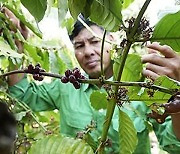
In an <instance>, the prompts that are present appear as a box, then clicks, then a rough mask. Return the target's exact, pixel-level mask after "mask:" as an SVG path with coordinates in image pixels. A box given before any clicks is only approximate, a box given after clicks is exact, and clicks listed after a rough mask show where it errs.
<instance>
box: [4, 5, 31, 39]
mask: <svg viewBox="0 0 180 154" xmlns="http://www.w3.org/2000/svg"><path fill="white" fill-rule="evenodd" d="M2 12H4V14H5V15H6V16H7V17H8V18H9V19H10V20H11V22H12V23H13V24H14V25H15V26H16V28H17V29H19V31H20V32H21V34H22V35H23V37H24V38H25V39H27V37H28V29H27V27H26V26H25V25H24V24H23V23H22V22H21V21H20V20H19V19H18V18H16V16H15V15H14V14H13V13H12V12H11V11H10V10H9V9H7V8H6V7H3V8H2ZM12 31H16V30H15V29H13V28H12Z"/></svg>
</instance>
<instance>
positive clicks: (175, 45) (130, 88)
mask: <svg viewBox="0 0 180 154" xmlns="http://www.w3.org/2000/svg"><path fill="white" fill-rule="evenodd" d="M162 1H163V0H162ZM132 2H133V0H124V1H123V0H105V1H103V0H89V1H86V0H76V1H74V0H68V1H67V0H60V1H53V2H52V3H49V2H47V1H46V0H31V1H27V0H11V1H9V2H6V1H1V2H0V3H1V8H3V7H6V8H8V9H9V10H10V11H12V12H13V13H14V15H15V16H16V17H17V18H18V19H19V20H20V22H21V24H24V25H25V26H26V27H28V29H29V30H30V31H31V32H32V33H33V34H34V36H33V37H35V38H34V39H36V40H37V39H39V40H42V34H41V32H40V31H39V29H38V26H36V24H35V23H38V22H40V21H41V20H42V19H43V17H44V15H45V12H46V10H47V8H50V7H52V6H54V7H57V8H58V13H59V23H60V24H61V26H63V25H65V26H66V27H67V29H68V30H69V31H71V27H72V25H71V24H70V25H69V23H70V20H71V18H69V19H67V18H65V16H66V13H67V10H69V11H70V13H71V16H72V17H73V19H74V20H76V19H78V20H80V21H81V19H80V18H79V17H78V15H79V14H80V13H81V14H83V15H84V16H85V17H89V18H90V20H92V21H93V22H95V23H97V24H98V25H100V26H102V27H103V28H104V29H105V32H104V37H103V38H101V39H102V49H103V43H104V41H105V39H104V38H105V35H106V31H111V32H116V31H123V32H124V33H125V35H123V37H121V39H120V41H119V42H118V44H115V45H114V47H113V49H112V52H113V53H114V55H115V56H113V57H112V59H113V61H114V65H113V72H114V74H113V77H114V78H113V81H108V80H106V79H105V77H104V74H103V65H102V63H103V62H102V59H103V58H102V57H103V50H102V53H101V76H100V77H99V79H87V78H85V77H84V76H83V75H82V73H81V72H80V69H78V68H77V66H76V63H75V62H74V61H75V60H74V59H73V57H72V56H71V53H70V52H69V51H68V49H67V48H66V47H64V45H62V48H60V49H59V48H57V47H51V46H49V47H44V46H36V45H34V44H33V43H32V42H31V40H28V39H27V40H26V39H25V38H24V37H23V36H22V34H21V33H20V32H19V30H18V29H17V28H16V26H15V25H14V24H13V23H12V22H11V20H9V19H8V17H7V16H5V14H4V13H3V11H1V12H0V22H1V24H0V25H1V26H0V51H1V52H0V66H1V75H0V77H1V80H0V83H1V84H0V96H1V98H2V99H3V100H4V101H5V102H6V104H8V106H9V108H10V109H11V111H12V112H13V113H14V114H15V115H16V120H17V126H18V130H17V131H18V137H17V140H16V143H15V146H14V152H15V153H27V152H28V153H33V154H34V153H35V154H36V153H52V154H53V153H55V152H58V153H73V152H74V151H76V152H77V153H94V152H95V153H99V154H101V153H103V152H104V149H105V148H106V147H110V146H111V144H112V141H111V140H110V139H108V138H107V134H108V130H109V127H110V123H111V120H112V116H113V113H114V109H115V107H116V106H117V107H118V109H119V119H122V121H121V124H120V125H122V126H123V125H124V126H126V125H129V126H131V127H127V128H126V127H119V136H120V138H121V140H120V142H119V144H120V145H119V147H120V153H125V151H126V153H127V149H128V153H133V152H134V150H135V148H136V144H137V135H136V134H137V132H136V130H135V128H134V125H133V121H132V120H131V119H130V118H129V117H128V115H126V113H124V112H123V110H122V109H123V105H124V104H128V103H130V102H131V101H143V102H144V103H145V104H146V105H147V106H149V107H150V109H151V113H149V114H147V117H149V118H153V119H155V120H156V121H157V122H158V123H160V124H162V123H163V122H164V121H165V119H166V118H167V117H168V116H169V115H171V114H175V113H178V112H180V83H179V82H178V81H175V80H172V79H170V78H168V77H166V76H161V77H159V78H157V79H156V80H154V81H152V80H151V79H150V78H147V79H144V77H143V76H142V75H141V72H142V69H143V65H142V63H141V58H140V55H139V54H137V53H129V51H130V49H131V48H132V47H133V45H135V44H137V43H139V44H140V45H141V46H143V45H144V44H145V43H146V42H147V41H151V42H155V41H158V42H160V43H161V44H167V45H169V46H170V47H171V48H172V49H173V50H174V51H176V52H179V51H180V37H179V36H180V35H179V26H180V25H179V24H180V22H179V21H180V11H178V12H176V13H171V14H167V15H166V16H164V17H163V18H162V19H161V20H160V21H159V22H158V23H157V24H156V25H155V27H151V26H150V23H149V20H148V19H146V17H145V16H144V13H145V11H146V9H147V8H148V5H149V4H150V2H151V0H144V4H143V6H142V8H141V10H140V11H139V13H138V15H137V16H136V17H130V18H129V19H123V16H122V13H121V12H122V10H123V9H125V8H127V7H128V6H129V5H130V4H131V3H132ZM21 6H23V7H25V8H26V9H27V10H28V11H29V12H30V14H31V15H32V16H33V17H34V19H35V20H34V23H31V21H28V20H27V18H26V17H25V15H24V14H23V12H22V10H21ZM81 22H82V24H84V23H83V21H81ZM84 26H85V27H87V28H89V27H88V26H87V25H85V24H84ZM12 28H13V29H15V30H12ZM92 33H93V32H92ZM94 35H95V36H97V35H96V34H94ZM97 37H98V36H97ZM17 40H18V41H20V42H21V43H23V47H24V53H19V52H18V46H17V43H16V41H17ZM110 43H111V42H110ZM17 66H18V67H19V68H20V69H19V70H15V71H9V70H12V69H14V68H15V67H17ZM64 72H65V73H64ZM16 73H25V74H30V75H29V77H30V79H31V80H37V81H43V79H44V78H45V77H53V78H59V79H60V80H61V82H62V83H64V84H66V83H68V82H70V83H72V84H73V85H74V87H75V90H76V89H79V88H80V86H81V83H87V84H94V85H101V86H102V87H104V89H106V93H102V92H100V91H98V90H97V91H95V92H93V93H92V94H91V96H90V101H91V105H92V107H93V108H94V109H95V110H101V109H104V110H106V119H105V124H104V126H103V130H102V132H103V133H102V135H101V136H100V140H99V144H97V143H96V142H95V141H94V139H93V138H92V137H91V136H90V135H89V134H90V133H91V132H92V131H93V130H94V129H96V124H95V123H94V122H93V121H92V122H91V124H89V125H87V127H86V128H84V130H82V131H81V132H79V133H78V134H77V136H76V139H72V138H70V137H66V136H63V135H59V129H58V123H59V120H57V119H58V118H57V114H56V113H55V112H42V113H36V112H33V111H31V109H30V108H29V107H28V106H27V105H26V104H25V103H24V102H20V101H19V100H17V99H15V98H12V97H11V96H10V95H8V93H7V79H6V77H7V76H9V75H12V74H16ZM63 74H64V75H63ZM31 77H32V78H31ZM99 100H101V102H99ZM46 115H48V116H46ZM46 117H51V118H50V119H48V118H46ZM125 121H126V122H125ZM122 132H126V133H122ZM128 133H129V134H130V135H127V134H128ZM0 140H1V139H0ZM64 143H66V144H65V145H64Z"/></svg>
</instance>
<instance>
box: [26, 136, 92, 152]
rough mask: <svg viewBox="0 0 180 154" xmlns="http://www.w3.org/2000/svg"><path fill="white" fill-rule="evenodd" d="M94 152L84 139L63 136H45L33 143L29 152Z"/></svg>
mask: <svg viewBox="0 0 180 154" xmlns="http://www.w3.org/2000/svg"><path fill="white" fill-rule="evenodd" d="M36 153H37V154H38V153H39V154H55V153H64V154H73V153H77V154H87V153H88V154H93V150H92V149H91V147H90V146H89V145H88V144H86V143H85V142H83V141H82V140H79V139H77V140H75V139H73V138H69V137H63V136H60V135H58V136H49V137H45V138H43V139H41V140H39V141H37V142H36V143H35V144H33V145H32V147H31V149H30V150H29V152H28V154H36Z"/></svg>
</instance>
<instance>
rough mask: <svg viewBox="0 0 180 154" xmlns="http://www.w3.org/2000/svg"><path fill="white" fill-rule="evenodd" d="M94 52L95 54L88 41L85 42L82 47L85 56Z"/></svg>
mask: <svg viewBox="0 0 180 154" xmlns="http://www.w3.org/2000/svg"><path fill="white" fill-rule="evenodd" d="M94 54H95V50H94V47H93V46H92V45H91V44H89V43H87V44H85V47H84V55H85V57H89V56H92V55H94Z"/></svg>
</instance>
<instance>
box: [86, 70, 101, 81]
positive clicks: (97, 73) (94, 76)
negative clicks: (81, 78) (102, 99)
mask: <svg viewBox="0 0 180 154" xmlns="http://www.w3.org/2000/svg"><path fill="white" fill-rule="evenodd" d="M86 73H87V74H88V75H89V77H90V78H91V79H97V78H99V77H100V76H101V72H100V71H93V72H86Z"/></svg>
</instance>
